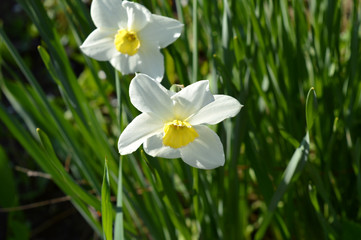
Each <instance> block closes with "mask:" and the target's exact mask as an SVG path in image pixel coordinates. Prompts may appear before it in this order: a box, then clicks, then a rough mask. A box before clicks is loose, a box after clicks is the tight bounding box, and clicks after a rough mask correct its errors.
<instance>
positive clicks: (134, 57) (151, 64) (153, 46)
mask: <svg viewBox="0 0 361 240" xmlns="http://www.w3.org/2000/svg"><path fill="white" fill-rule="evenodd" d="M90 11H91V12H90V14H91V17H92V19H93V22H94V24H95V26H96V29H95V30H94V31H93V32H92V33H91V34H90V35H89V36H88V37H87V39H86V40H85V41H84V43H83V44H82V45H81V46H80V48H81V50H82V51H83V52H84V53H85V54H86V55H88V56H90V57H92V58H94V59H96V60H99V61H110V63H111V64H112V65H113V67H114V68H116V69H117V70H118V71H120V72H121V73H123V74H129V73H137V72H140V73H145V74H147V75H149V76H151V77H152V78H154V79H156V80H157V81H161V80H162V78H163V75H164V60H163V55H162V54H161V52H160V48H164V47H166V46H168V45H169V44H171V43H173V42H174V41H175V40H176V39H177V38H178V37H179V36H180V34H181V31H182V29H183V24H182V23H180V22H179V21H177V20H175V19H172V18H168V17H163V16H159V15H155V14H152V13H151V12H150V11H149V10H148V9H147V8H145V7H144V6H142V5H140V4H138V3H134V2H128V1H121V0H94V1H93V2H92V4H91V9H90Z"/></svg>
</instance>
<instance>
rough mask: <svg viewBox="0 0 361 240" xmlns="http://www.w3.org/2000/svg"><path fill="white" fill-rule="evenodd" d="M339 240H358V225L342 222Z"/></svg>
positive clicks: (346, 221)
mask: <svg viewBox="0 0 361 240" xmlns="http://www.w3.org/2000/svg"><path fill="white" fill-rule="evenodd" d="M341 229H342V233H341V238H340V239H343V240H353V239H359V238H360V236H361V225H360V224H359V223H356V222H353V221H350V220H344V221H342V228H341Z"/></svg>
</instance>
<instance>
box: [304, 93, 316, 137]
mask: <svg viewBox="0 0 361 240" xmlns="http://www.w3.org/2000/svg"><path fill="white" fill-rule="evenodd" d="M316 116H317V96H316V91H315V89H314V88H313V87H312V88H311V89H310V90H309V91H308V94H307V98H306V123H307V130H308V131H310V130H311V128H312V126H313V123H314V120H315V118H316Z"/></svg>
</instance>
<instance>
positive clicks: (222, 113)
mask: <svg viewBox="0 0 361 240" xmlns="http://www.w3.org/2000/svg"><path fill="white" fill-rule="evenodd" d="M214 98H215V100H214V101H213V102H211V103H209V104H208V105H206V106H204V107H203V108H201V109H200V110H199V111H198V112H197V113H196V114H195V115H193V116H191V117H190V118H189V119H187V121H188V122H189V123H190V124H191V125H199V124H217V123H219V122H221V121H223V120H224V119H226V118H230V117H234V116H236V115H237V113H238V112H239V111H240V110H241V108H242V105H241V104H240V103H239V102H238V101H237V99H235V98H233V97H230V96H227V95H214Z"/></svg>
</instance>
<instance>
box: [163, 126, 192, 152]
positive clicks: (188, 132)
mask: <svg viewBox="0 0 361 240" xmlns="http://www.w3.org/2000/svg"><path fill="white" fill-rule="evenodd" d="M163 130H164V137H163V144H164V145H165V146H169V147H171V148H180V147H184V146H186V145H187V144H188V143H190V142H193V141H194V139H196V138H197V137H198V136H199V135H198V133H197V132H196V130H195V129H194V128H193V127H192V125H190V124H189V123H188V122H183V121H179V120H174V121H172V122H168V123H166V124H165V125H164V128H163Z"/></svg>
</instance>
